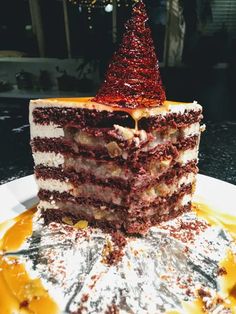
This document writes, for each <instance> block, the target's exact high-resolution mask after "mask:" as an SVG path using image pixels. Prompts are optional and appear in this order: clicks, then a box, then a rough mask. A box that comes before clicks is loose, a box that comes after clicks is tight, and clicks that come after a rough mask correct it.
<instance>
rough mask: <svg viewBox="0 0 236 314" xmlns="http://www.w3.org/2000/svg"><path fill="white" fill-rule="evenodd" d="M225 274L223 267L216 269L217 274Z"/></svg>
mask: <svg viewBox="0 0 236 314" xmlns="http://www.w3.org/2000/svg"><path fill="white" fill-rule="evenodd" d="M225 275H227V271H226V269H225V268H224V267H219V269H218V271H217V276H225Z"/></svg>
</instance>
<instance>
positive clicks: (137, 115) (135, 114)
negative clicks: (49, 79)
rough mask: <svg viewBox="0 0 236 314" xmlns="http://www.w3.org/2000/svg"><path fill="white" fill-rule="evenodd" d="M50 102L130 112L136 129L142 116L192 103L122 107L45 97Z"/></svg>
mask: <svg viewBox="0 0 236 314" xmlns="http://www.w3.org/2000/svg"><path fill="white" fill-rule="evenodd" d="M45 102H48V104H47V105H52V106H53V105H56V106H65V104H76V106H77V107H78V108H83V109H90V110H99V111H103V110H104V111H108V112H112V111H122V112H126V113H127V114H129V115H130V116H131V117H132V119H133V120H134V123H135V131H138V122H139V121H140V120H141V119H142V118H148V117H151V116H155V115H157V114H161V113H163V112H166V111H167V112H168V111H170V109H171V107H172V106H178V105H181V104H184V105H191V104H192V103H184V102H177V101H169V100H165V101H164V102H163V104H162V106H158V105H156V106H152V107H142V106H141V105H140V106H139V107H136V108H127V107H120V106H118V105H117V104H115V103H114V104H105V103H104V104H100V103H97V102H95V101H93V100H92V98H91V97H78V98H48V99H44V100H43V103H44V104H45ZM37 103H39V104H40V100H36V101H32V104H37Z"/></svg>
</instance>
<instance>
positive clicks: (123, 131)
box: [114, 124, 134, 141]
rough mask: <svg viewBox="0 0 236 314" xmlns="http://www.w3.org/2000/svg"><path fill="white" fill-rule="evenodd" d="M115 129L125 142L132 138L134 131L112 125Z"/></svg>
mask: <svg viewBox="0 0 236 314" xmlns="http://www.w3.org/2000/svg"><path fill="white" fill-rule="evenodd" d="M114 127H115V129H116V130H117V131H118V133H119V134H120V135H121V136H122V137H123V138H124V139H125V140H126V141H128V140H131V139H132V138H133V137H134V130H132V129H129V128H124V127H123V126H120V125H116V124H115V125H114Z"/></svg>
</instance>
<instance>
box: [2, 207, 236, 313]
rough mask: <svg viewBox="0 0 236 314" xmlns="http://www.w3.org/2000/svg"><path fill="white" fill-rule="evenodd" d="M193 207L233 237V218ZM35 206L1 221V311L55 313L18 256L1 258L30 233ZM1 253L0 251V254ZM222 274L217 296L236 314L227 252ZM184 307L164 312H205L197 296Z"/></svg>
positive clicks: (235, 263)
mask: <svg viewBox="0 0 236 314" xmlns="http://www.w3.org/2000/svg"><path fill="white" fill-rule="evenodd" d="M193 210H194V211H195V212H196V214H197V215H198V216H199V217H202V218H204V219H205V220H207V221H208V222H209V223H210V224H211V225H212V224H213V225H220V226H221V227H223V228H224V229H226V230H228V231H229V232H230V233H231V234H232V236H233V237H234V238H236V217H235V216H232V215H229V214H226V213H223V212H219V211H216V210H214V209H212V208H210V207H209V206H207V205H205V204H202V203H194V204H193ZM34 213H35V209H30V210H28V211H26V212H25V213H23V214H21V215H19V216H18V217H16V218H14V219H11V220H9V221H7V222H5V223H3V224H0V233H3V234H4V235H3V237H2V238H1V240H0V296H1V297H0V309H1V311H2V312H3V313H4V314H12V313H14V311H15V312H16V313H19V314H28V313H35V314H45V313H47V314H56V313H59V309H58V306H57V305H56V303H55V302H54V301H53V300H52V299H51V297H50V296H49V294H48V292H47V291H46V290H45V288H44V287H43V285H42V283H41V281H40V279H32V278H30V276H29V275H28V274H27V271H26V269H25V266H24V265H23V264H22V263H21V261H20V260H19V259H18V258H17V257H13V256H11V257H4V255H3V254H2V253H5V252H13V251H16V250H17V249H19V248H20V247H21V245H22V244H23V243H24V242H25V240H26V239H27V238H28V237H30V236H31V234H32V219H33V216H34ZM1 252H2V253H1ZM219 267H220V268H224V270H225V274H224V275H222V276H219V277H218V283H219V287H220V291H219V295H220V296H221V297H222V299H223V303H222V304H223V305H225V306H227V307H229V308H230V309H231V311H232V313H236V255H235V254H234V253H233V252H232V251H230V250H229V251H227V252H226V256H225V258H224V259H223V260H222V261H221V262H220V263H219ZM182 307H183V310H182V311H179V310H175V309H173V310H169V311H167V312H166V314H167V313H168V314H183V313H184V314H192V313H199V314H201V313H206V311H205V309H204V303H203V301H202V299H201V298H200V297H196V299H195V300H194V301H191V302H182Z"/></svg>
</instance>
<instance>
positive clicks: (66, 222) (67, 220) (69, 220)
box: [62, 217, 73, 226]
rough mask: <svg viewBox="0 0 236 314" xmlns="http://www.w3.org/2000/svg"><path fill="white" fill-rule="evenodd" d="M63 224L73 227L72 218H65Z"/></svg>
mask: <svg viewBox="0 0 236 314" xmlns="http://www.w3.org/2000/svg"><path fill="white" fill-rule="evenodd" d="M62 222H64V223H65V224H67V225H70V226H73V221H72V219H71V218H70V217H63V218H62Z"/></svg>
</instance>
